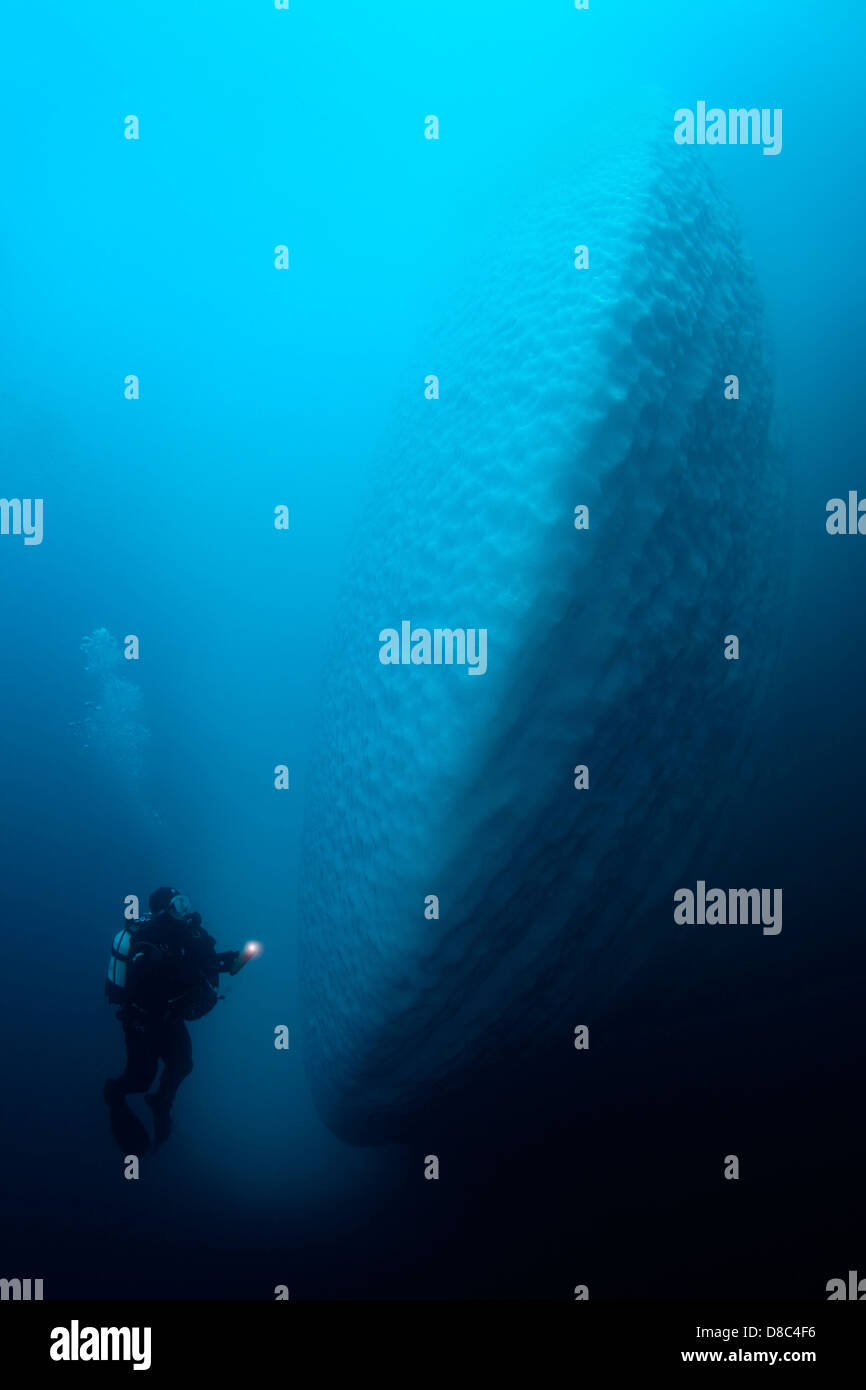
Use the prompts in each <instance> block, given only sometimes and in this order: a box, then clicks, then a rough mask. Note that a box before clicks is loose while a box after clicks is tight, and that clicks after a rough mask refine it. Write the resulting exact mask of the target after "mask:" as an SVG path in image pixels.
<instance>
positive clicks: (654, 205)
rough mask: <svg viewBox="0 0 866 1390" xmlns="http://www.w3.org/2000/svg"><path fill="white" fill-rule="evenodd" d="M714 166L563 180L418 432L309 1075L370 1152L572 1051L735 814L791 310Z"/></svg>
mask: <svg viewBox="0 0 866 1390" xmlns="http://www.w3.org/2000/svg"><path fill="white" fill-rule="evenodd" d="M703 153H704V152H703V151H698V152H695V151H692V150H684V149H681V148H678V147H675V146H674V143H673V140H672V138H671V135H670V133H665V134H663V135H662V136H661V137H659V136H655V135H653V136H647V135H644V136H640V137H638V136H636V137H635V139H634V140H633V141H631V142H627V141H622V140H616V139H614V140H613V141H611V142H609V143H608V144H607V145H606V146H602V145H597V146H596V150H595V152H594V153H591V154H589V155H585V156H584V155H582V154H581V155H579V156H577V157H575V158H573V159H572V160H571V163H570V165H569V166H568V167H566V166H564V165H563V163H562V162H561V161H557V163H556V167H555V169H554V172H553V175H552V177H551V179H550V180H549V182H548V183H547V185H546V187H545V188H544V189H543V190H542V191H541V192H536V191H533V193H532V195H531V196H529V197H528V198H527V200H526V202H525V205H524V206H523V207H522V208H518V209H516V211H515V217H514V221H513V224H512V225H510V226H503V228H502V235H501V237H499V238H498V239H497V246H496V247H495V248H493V249H491V250H489V251H488V252H487V254H486V255H485V256H484V257H482V258H481V260H480V261H479V265H478V268H477V272H476V273H475V276H474V280H472V283H471V284H470V286H469V287H468V289H467V290H466V292H463V291H461V293H460V295H459V296H457V295H456V294H455V302H454V305H453V308H452V311H451V313H450V315H449V321H448V331H447V333H445V334H443V335H442V337H441V344H442V346H441V351H438V350H437V352H436V354H435V363H434V365H431V366H430V367H429V368H427V370H429V371H436V372H437V373H438V375H439V378H440V382H441V399H439V400H425V399H424V398H423V390H422V385H423V384H419V391H418V401H417V403H413V404H411V405H408V406H406V407H405V408H404V410H403V412H402V415H401V416H400V417H397V418H395V422H394V430H393V437H392V441H391V445H390V447H389V448H388V449H387V451H386V454H385V456H384V457H383V459H382V467H381V473H380V476H379V477H378V479H377V480H376V485H375V488H374V489H373V491H372V494H371V500H370V504H369V506H368V508H367V512H366V515H365V517H364V519H363V523H362V524H361V525H359V526H358V527H357V529H356V536H355V546H354V552H353V553H352V555H351V557H350V561H349V564H348V571H347V574H346V579H345V588H344V595H343V600H342V602H341V605H340V609H339V619H338V630H337V633H336V639H335V642H334V648H333V652H332V654H331V656H330V659H329V664H328V668H327V674H326V678H325V682H324V689H323V698H322V704H321V710H320V721H319V732H318V735H317V739H316V742H315V744H314V748H315V753H314V756H313V758H312V760H311V765H310V773H309V781H310V792H309V796H308V801H307V808H306V818H305V849H304V855H303V859H302V863H303V871H302V887H301V908H302V975H303V987H304V998H305V1028H306V1061H307V1066H308V1071H309V1075H310V1080H311V1084H312V1088H313V1092H314V1095H315V1097H316V1101H317V1104H318V1106H319V1108H320V1110H321V1113H322V1115H323V1116H324V1118H325V1120H326V1121H327V1123H328V1124H329V1125H330V1126H331V1127H332V1128H333V1129H334V1130H335V1131H336V1132H337V1133H338V1134H340V1135H342V1136H343V1137H345V1138H346V1139H349V1140H351V1141H353V1142H358V1143H380V1142H389V1141H395V1140H399V1139H401V1138H403V1137H405V1136H406V1135H407V1134H409V1133H411V1132H412V1130H413V1127H414V1126H417V1123H418V1119H419V1117H421V1116H427V1115H430V1114H432V1113H433V1112H434V1111H441V1110H442V1109H443V1108H445V1109H447V1106H448V1104H449V1098H450V1097H454V1096H457V1095H458V1094H460V1095H462V1096H463V1097H464V1098H465V1096H466V1095H467V1094H471V1090H472V1086H473V1085H474V1084H477V1086H478V1087H479V1088H481V1087H483V1085H484V1080H485V1077H489V1076H490V1075H492V1074H493V1073H494V1072H497V1071H498V1072H499V1073H503V1072H505V1074H508V1073H509V1072H511V1073H514V1072H515V1070H516V1069H520V1068H527V1067H530V1066H531V1064H532V1057H533V1056H534V1055H536V1054H537V1053H538V1051H539V1049H541V1048H544V1047H549V1046H550V1045H551V1039H554V1038H555V1039H560V1040H561V1045H562V1046H563V1047H565V1048H568V1047H569V1046H570V1040H571V1035H572V1033H573V1029H574V1026H575V1025H576V1024H579V1023H583V1022H589V1021H591V1020H592V1019H593V1018H594V1017H596V1015H597V1013H598V1011H600V1010H603V1009H606V1008H610V1007H611V1006H612V1005H613V1004H614V1003H615V1000H616V998H617V996H618V994H619V993H620V992H621V991H622V990H623V989H624V988H626V987H627V986H628V984H629V981H630V980H632V979H633V978H634V976H635V975H636V974H637V972H639V971H640V970H641V968H642V966H643V965H644V963H645V961H646V959H647V957H648V955H649V954H650V953H651V951H652V948H653V941H652V929H651V924H652V920H653V914H655V916H656V918H657V919H658V915H659V913H661V914H663V916H664V917H665V919H666V920H669V918H670V912H671V908H670V902H671V897H670V895H671V893H672V891H673V888H674V887H675V885H676V881H678V878H677V876H678V873H679V866H680V865H681V864H683V863H685V862H686V860H687V856H688V855H689V854H690V853H691V852H692V851H693V850H694V848H695V847H696V846H697V845H699V844H700V843H701V837H704V838H705V837H706V836H708V835H712V834H718V835H722V834H723V832H724V828H725V826H724V819H725V816H726V815H727V816H728V818H729V819H730V817H731V816H732V814H733V813H732V812H731V811H730V810H729V809H726V805H727V803H726V800H725V796H724V786H725V782H726V779H733V778H736V777H737V776H739V775H740V773H741V772H742V770H743V769H744V768H745V767H746V766H747V764H748V747H749V734H748V732H747V730H748V711H749V708H750V704H751V703H752V702H753V701H754V700H755V699H756V698H757V697H758V695H759V693H760V692H759V684H760V682H759V679H758V677H757V675H756V667H757V666H758V665H760V662H759V660H758V658H757V657H756V655H755V647H756V645H757V643H758V641H759V639H760V638H761V637H762V636H763V634H764V633H765V630H766V627H767V626H768V625H769V623H770V622H771V617H770V615H771V613H772V604H773V602H774V594H775V593H776V575H777V556H776V543H775V540H774V534H775V530H776V528H775V527H774V526H773V525H768V524H767V519H768V516H772V511H773V506H774V499H775V498H776V496H777V493H778V491H779V487H780V483H779V465H778V459H777V455H776V453H775V451H774V449H773V448H772V447H771V443H770V417H771V387H770V374H769V370H768V364H767V360H766V349H765V346H764V335H763V328H762V317H761V307H760V299H759V295H758V291H757V287H756V284H755V279H754V275H753V272H752V269H751V267H750V264H749V262H748V260H747V258H746V257H745V256H744V254H743V251H742V249H741V244H740V237H739V234H738V231H737V227H736V224H735V219H734V217H733V215H732V212H731V210H730V208H729V206H728V205H727V203H726V202H725V200H724V199H723V198H722V197H721V196H720V195H719V193H718V192H717V191H716V190H715V189H714V187H713V186H712V184H711V182H710V180H709V177H708V175H707V172H706V170H707V163H708V161H707V160H706V158H704V159H701V158H700V156H701V154H703ZM578 244H583V245H586V246H587V248H588V258H589V264H588V268H586V269H582V270H579V269H576V268H575V264H574V248H575V247H576V246H577V245H578ZM729 374H736V376H737V377H738V378H739V383H740V398H739V399H738V400H728V399H726V398H725V378H726V377H727V376H728V375H729ZM577 506H585V507H587V508H588V509H589V510H588V515H589V527H588V529H585V530H579V529H576V527H575V524H574V515H575V508H576V507H577ZM405 620H408V621H409V622H411V624H412V626H413V629H414V628H426V629H430V630H432V629H434V628H436V627H439V628H441V627H445V628H452V629H456V628H467V629H469V628H474V629H481V628H483V629H485V630H486V632H487V670H486V672H485V673H484V674H483V675H482V676H479V677H478V678H476V679H470V678H469V673H468V671H467V669H466V668H465V667H461V666H459V665H456V664H455V665H445V664H443V665H415V664H412V663H411V662H410V663H409V664H402V663H401V664H398V665H383V664H382V662H380V660H379V647H380V643H379V634H380V632H381V631H382V630H384V629H399V628H400V625H401V622H403V621H405ZM729 633H734V634H738V635H739V636H740V639H741V641H742V643H743V658H742V659H741V660H740V661H739V662H728V661H726V660H724V658H723V654H722V653H723V642H724V638H725V636H726V635H728V634H729ZM580 764H585V765H587V766H588V768H589V776H590V785H589V789H588V790H582V791H578V790H576V789H575V786H574V776H573V773H574V769H575V767H576V766H577V765H580ZM429 895H436V896H437V897H438V899H439V916H438V918H433V919H431V918H430V917H429V916H425V902H426V901H427V900H428V896H429Z"/></svg>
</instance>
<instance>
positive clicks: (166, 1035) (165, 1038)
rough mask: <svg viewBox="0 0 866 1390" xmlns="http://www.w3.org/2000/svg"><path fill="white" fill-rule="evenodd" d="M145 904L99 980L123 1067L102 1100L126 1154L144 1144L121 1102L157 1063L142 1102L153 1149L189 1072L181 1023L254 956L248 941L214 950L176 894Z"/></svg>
mask: <svg viewBox="0 0 866 1390" xmlns="http://www.w3.org/2000/svg"><path fill="white" fill-rule="evenodd" d="M149 905H150V912H146V913H143V914H142V916H141V918H140V919H139V920H137V921H133V922H130V923H129V924H128V925H127V926H125V927H124V928H123V929H122V930H121V931H119V932H118V933H117V935H116V936H115V938H114V942H113V945H112V948H111V958H110V960H109V963H108V978H107V979H106V982H105V993H106V995H107V997H108V1001H109V1003H110V1004H119V1005H120V1007H119V1009H118V1011H117V1015H116V1017H117V1018H118V1019H119V1021H120V1022H121V1023H122V1024H123V1033H124V1037H125V1040H126V1068H125V1070H124V1072H123V1074H122V1075H121V1076H119V1077H117V1078H116V1079H113V1080H109V1081H106V1083H105V1091H104V1095H105V1100H106V1103H107V1105H108V1107H109V1114H110V1121H111V1129H112V1133H113V1134H114V1137H115V1139H116V1140H117V1142H118V1143H119V1144H120V1146H121V1148H122V1149H123V1150H124V1152H125V1153H134V1154H142V1153H143V1152H144V1151H145V1149H147V1148H148V1147H149V1145H150V1138H149V1136H148V1133H147V1130H146V1129H145V1128H144V1125H142V1124H141V1122H140V1121H139V1120H138V1119H137V1118H136V1116H135V1115H134V1114H133V1113H132V1111H131V1110H130V1109H129V1106H128V1105H127V1103H126V1097H127V1096H128V1095H132V1094H135V1093H138V1092H141V1091H145V1092H146V1091H147V1089H148V1087H149V1086H150V1084H151V1082H152V1081H153V1079H154V1077H155V1076H156V1072H157V1068H158V1066H159V1062H160V1059H162V1061H163V1062H164V1064H165V1066H164V1069H163V1073H162V1077H161V1079H160V1083H159V1086H158V1087H157V1089H156V1091H154V1092H153V1093H152V1094H149V1095H145V1097H144V1099H145V1102H146V1103H147V1105H149V1106H150V1109H151V1111H152V1112H153V1128H154V1141H155V1148H158V1147H159V1145H160V1144H162V1143H163V1142H164V1141H165V1140H166V1139H167V1138H168V1136H169V1134H170V1133H171V1106H172V1102H173V1101H174V1098H175V1095H176V1093H177V1088H178V1086H179V1085H180V1083H181V1082H182V1081H183V1079H184V1077H185V1076H189V1074H190V1072H191V1071H192V1041H191V1039H190V1036H189V1032H188V1030H187V1027H186V1024H187V1022H189V1021H191V1020H193V1019H197V1018H203V1017H204V1015H205V1014H207V1013H210V1011H211V1009H212V1008H213V1007H214V1005H215V1004H216V1002H217V1000H218V999H221V998H222V997H223V996H222V995H220V994H218V992H217V991H218V987H219V976H220V973H221V972H227V973H228V974H230V975H236V974H237V972H238V971H239V970H240V969H241V968H242V967H243V966H244V965H245V964H246V962H247V961H248V960H249V959H251V957H252V955H254V954H256V950H255V949H253V948H252V943H251V944H250V945H249V946H247V947H246V948H245V949H244V951H243V952H239V951H222V952H217V951H215V950H214V946H215V945H216V942H215V941H214V938H213V937H212V936H208V934H207V932H206V931H204V929H203V927H202V924H201V914H200V913H198V912H193V910H192V905H191V903H190V901H189V898H187V897H186V896H185V894H183V893H180V892H178V890H177V889H176V888H157V889H156V890H155V892H153V893H151V895H150V899H149Z"/></svg>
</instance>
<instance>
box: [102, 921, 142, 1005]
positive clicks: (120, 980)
mask: <svg viewBox="0 0 866 1390" xmlns="http://www.w3.org/2000/svg"><path fill="white" fill-rule="evenodd" d="M149 920H150V913H149V912H146V913H145V914H144V916H143V917H142V918H140V919H139V920H138V921H135V922H130V923H129V925H128V926H124V927H121V929H120V931H119V932H118V933H117V935H116V936H115V938H114V940H113V941H112V943H111V955H110V956H109V958H108V970H107V972H106V977H105V994H106V998H107V999H108V1002H109V1004H127V1003H128V1002H129V978H128V976H129V947H130V944H131V942H132V934H133V932H134V931H138V928H139V927H140V926H142V925H143V924H144V923H145V922H148V921H149Z"/></svg>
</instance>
